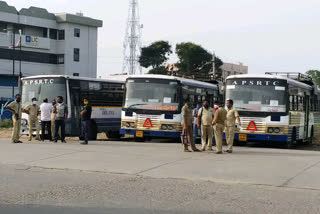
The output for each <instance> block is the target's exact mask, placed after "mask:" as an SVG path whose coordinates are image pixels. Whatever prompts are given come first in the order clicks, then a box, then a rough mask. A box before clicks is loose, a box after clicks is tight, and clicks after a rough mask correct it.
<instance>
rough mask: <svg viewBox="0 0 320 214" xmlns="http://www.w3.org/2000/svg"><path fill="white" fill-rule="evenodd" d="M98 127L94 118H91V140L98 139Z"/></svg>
mask: <svg viewBox="0 0 320 214" xmlns="http://www.w3.org/2000/svg"><path fill="white" fill-rule="evenodd" d="M97 135H98V128H97V124H96V122H95V121H94V120H91V126H90V131H89V140H97Z"/></svg>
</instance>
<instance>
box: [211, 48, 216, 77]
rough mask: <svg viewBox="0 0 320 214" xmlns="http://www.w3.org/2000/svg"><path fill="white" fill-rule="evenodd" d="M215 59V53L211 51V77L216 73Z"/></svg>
mask: <svg viewBox="0 0 320 214" xmlns="http://www.w3.org/2000/svg"><path fill="white" fill-rule="evenodd" d="M215 60H216V55H215V53H214V51H213V52H212V76H213V79H215V75H216V66H215Z"/></svg>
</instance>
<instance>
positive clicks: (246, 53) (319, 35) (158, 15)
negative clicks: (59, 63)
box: [6, 0, 320, 77]
mask: <svg viewBox="0 0 320 214" xmlns="http://www.w3.org/2000/svg"><path fill="white" fill-rule="evenodd" d="M6 2H7V3H8V4H9V5H12V6H15V7H16V8H17V9H18V10H19V9H21V8H28V7H30V6H36V7H43V8H46V9H47V10H48V11H49V12H52V13H59V12H67V13H76V12H80V11H81V12H82V13H83V14H84V15H85V16H88V17H91V18H96V19H100V20H103V27H102V28H100V29H99V34H98V76H101V77H106V76H107V75H109V74H114V73H120V72H121V70H122V63H123V54H122V53H123V41H124V36H125V28H126V22H127V17H128V8H129V0H114V1H111V0H90V1H88V0H24V1H21V0H6ZM139 6H140V18H141V20H140V22H141V23H142V24H143V26H144V28H143V31H142V45H143V46H147V45H149V44H150V43H152V42H154V41H158V40H166V41H169V43H170V44H171V45H172V46H173V48H174V47H175V45H176V44H177V43H180V42H194V43H196V44H199V45H201V46H203V47H204V48H205V49H207V50H208V51H210V52H213V51H214V52H215V53H216V55H217V56H219V57H220V58H221V59H222V60H223V61H224V62H231V63H239V62H241V63H243V64H245V65H247V66H249V73H257V74H263V73H265V72H300V73H304V72H306V71H307V70H310V69H319V70H320V1H319V0H305V1H301V0H139ZM170 61H171V62H175V61H177V58H176V56H174V55H173V56H172V57H171V59H170Z"/></svg>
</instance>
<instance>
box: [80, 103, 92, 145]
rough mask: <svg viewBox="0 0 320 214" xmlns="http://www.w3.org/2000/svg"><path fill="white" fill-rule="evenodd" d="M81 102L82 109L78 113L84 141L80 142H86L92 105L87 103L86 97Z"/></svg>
mask: <svg viewBox="0 0 320 214" xmlns="http://www.w3.org/2000/svg"><path fill="white" fill-rule="evenodd" d="M83 104H84V106H83V109H82V110H81V111H80V115H81V123H82V130H83V135H84V142H81V144H88V140H89V131H90V122H91V112H92V107H91V105H90V104H89V100H88V99H84V100H83Z"/></svg>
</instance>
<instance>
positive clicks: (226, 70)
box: [220, 63, 248, 80]
mask: <svg viewBox="0 0 320 214" xmlns="http://www.w3.org/2000/svg"><path fill="white" fill-rule="evenodd" d="M220 68H221V70H222V78H223V80H225V79H226V78H227V77H228V76H231V75H239V74H248V66H245V65H243V64H242V63H239V64H233V63H223V65H222V66H221V67H220Z"/></svg>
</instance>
